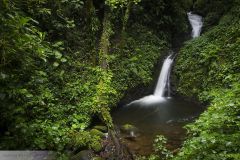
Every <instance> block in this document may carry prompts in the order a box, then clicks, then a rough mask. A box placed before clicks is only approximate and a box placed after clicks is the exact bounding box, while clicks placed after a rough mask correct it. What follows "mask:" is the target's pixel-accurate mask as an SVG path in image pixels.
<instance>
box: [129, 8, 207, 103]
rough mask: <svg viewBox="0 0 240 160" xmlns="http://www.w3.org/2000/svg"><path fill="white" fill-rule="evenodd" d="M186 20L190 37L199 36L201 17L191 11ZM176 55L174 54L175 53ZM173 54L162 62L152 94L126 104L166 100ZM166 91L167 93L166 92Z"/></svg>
mask: <svg viewBox="0 0 240 160" xmlns="http://www.w3.org/2000/svg"><path fill="white" fill-rule="evenodd" d="M187 15H188V20H189V22H190V24H191V26H192V38H196V37H199V36H200V33H201V29H202V26H203V22H202V17H201V16H199V15H196V14H192V13H191V12H189V13H187ZM175 56H176V55H175ZM175 56H173V54H170V55H169V56H168V57H167V58H166V59H165V60H164V62H163V65H162V69H161V72H160V75H159V78H158V82H157V85H156V88H155V90H154V94H153V95H149V96H145V97H143V98H141V99H138V100H135V101H132V102H131V103H129V104H127V105H126V106H129V105H131V104H135V103H136V104H138V105H140V106H141V105H142V106H146V105H152V104H157V103H159V102H163V101H166V98H165V97H166V96H167V97H170V87H171V86H170V73H171V68H172V63H173V60H174V57H175ZM166 92H167V94H166Z"/></svg>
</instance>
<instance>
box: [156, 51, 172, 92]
mask: <svg viewBox="0 0 240 160" xmlns="http://www.w3.org/2000/svg"><path fill="white" fill-rule="evenodd" d="M172 63H173V59H172V55H169V56H168V57H167V58H166V59H165V60H164V63H163V65H162V69H161V72H160V76H159V78H158V82H157V86H156V88H155V91H154V95H155V96H160V97H164V94H165V90H166V88H167V91H168V96H170V72H171V66H172Z"/></svg>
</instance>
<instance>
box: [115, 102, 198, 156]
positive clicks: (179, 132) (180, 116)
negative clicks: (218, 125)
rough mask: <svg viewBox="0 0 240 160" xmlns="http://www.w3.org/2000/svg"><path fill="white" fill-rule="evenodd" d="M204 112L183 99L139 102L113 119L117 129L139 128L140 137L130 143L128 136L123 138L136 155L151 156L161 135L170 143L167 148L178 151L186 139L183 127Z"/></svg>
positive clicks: (121, 109)
mask: <svg viewBox="0 0 240 160" xmlns="http://www.w3.org/2000/svg"><path fill="white" fill-rule="evenodd" d="M202 111H203V108H202V107H201V106H199V105H198V104H196V103H193V102H189V101H185V100H183V99H181V98H164V99H163V100H161V101H159V102H157V103H154V104H151V103H149V104H143V103H141V102H136V103H133V104H130V105H128V106H124V107H120V108H119V109H118V110H116V111H115V112H114V113H113V114H112V115H113V120H114V123H115V124H116V125H118V126H121V125H124V124H132V125H134V126H136V127H137V128H138V131H137V132H138V134H139V135H138V136H137V137H136V138H135V139H134V140H128V139H126V138H124V137H127V136H128V135H126V133H125V134H124V133H123V134H122V139H123V142H124V143H125V144H126V145H127V146H128V147H129V148H130V150H131V151H132V152H134V153H136V154H140V155H149V154H150V153H152V144H153V139H154V137H155V136H156V135H158V134H161V135H164V136H166V138H167V139H168V144H167V145H168V146H167V147H168V148H169V149H171V150H175V149H177V148H179V147H180V145H181V143H182V142H183V140H184V138H185V132H186V131H185V129H184V128H183V126H184V125H186V124H187V123H190V122H191V121H193V120H194V119H195V118H196V117H198V116H199V114H200V113H201V112H202Z"/></svg>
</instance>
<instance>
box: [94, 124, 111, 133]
mask: <svg viewBox="0 0 240 160" xmlns="http://www.w3.org/2000/svg"><path fill="white" fill-rule="evenodd" d="M93 129H97V130H99V131H101V132H104V133H106V132H108V128H107V127H106V126H94V127H93Z"/></svg>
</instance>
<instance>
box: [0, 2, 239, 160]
mask: <svg viewBox="0 0 240 160" xmlns="http://www.w3.org/2000/svg"><path fill="white" fill-rule="evenodd" d="M213 6H215V7H213ZM190 8H192V9H194V10H196V11H197V12H198V13H200V14H202V15H204V16H205V23H204V24H205V28H204V30H205V33H204V34H203V36H202V37H200V38H197V39H194V40H191V41H188V42H187V43H186V44H185V45H184V47H183V48H182V49H181V51H180V53H179V55H178V58H177V62H176V66H175V68H174V76H175V81H176V84H177V88H178V91H179V93H181V94H184V95H186V96H190V97H197V98H198V99H199V100H201V101H202V102H204V103H206V104H208V105H209V106H210V107H209V108H208V109H207V111H206V112H205V113H203V114H202V115H201V117H200V118H199V119H198V120H197V121H196V123H194V124H191V125H189V126H187V128H188V131H189V139H188V140H187V141H186V142H185V143H184V146H183V148H182V149H181V151H180V152H179V154H178V155H177V157H175V158H176V159H194V158H195V159H224V158H225V159H227V158H229V159H231V158H232V159H234V158H235V159H239V146H240V144H239V141H238V139H240V134H239V127H240V123H239V114H240V113H239V112H240V111H239V108H240V100H239V94H240V85H239V81H240V79H239V77H240V73H239V69H240V64H239V63H240V57H239V52H240V48H239V46H240V39H239V37H240V30H239V28H240V27H239V26H240V24H239V22H240V19H239V17H240V14H239V13H240V5H239V2H238V0H235V1H234V0H232V1H220V0H214V1H212V2H210V3H209V4H208V3H207V0H197V1H195V2H194V3H193V1H191V0H187V1H186V0H179V1H174V0H158V1H155V0H141V1H140V0H133V1H131V0H105V1H104V0H102V1H92V0H56V1H52V0H25V1H22V2H21V1H18V0H0V100H1V102H0V117H1V121H0V139H1V141H0V149H47V150H57V151H60V152H63V150H72V151H73V150H79V149H80V150H81V149H86V148H90V149H93V150H94V151H96V152H98V151H99V148H100V147H99V146H100V145H101V144H100V138H101V137H100V136H99V134H96V132H94V131H93V130H92V127H93V124H94V119H99V121H101V122H102V123H104V124H105V125H106V126H107V128H108V131H109V133H112V131H113V130H114V126H113V124H112V118H111V116H110V110H111V109H112V108H113V107H114V106H116V103H118V102H119V100H120V99H121V98H122V97H123V95H124V93H125V92H126V91H127V90H128V89H131V88H134V87H137V86H139V85H143V84H149V83H150V82H151V79H152V73H153V68H154V65H155V64H156V63H157V61H159V60H160V59H159V58H160V57H161V56H162V55H164V54H166V53H167V50H168V49H169V48H171V46H172V44H171V43H172V42H173V40H174V39H175V38H176V36H178V35H182V34H187V33H188V31H189V27H188V22H187V18H186V12H187V11H189V10H190ZM213 8H214V9H213ZM220 18H221V20H220V21H219V19H220ZM218 22H219V23H218ZM213 26H214V27H213ZM189 66H190V67H189ZM96 117H97V118H96ZM112 136H113V138H114V134H112ZM158 139H159V140H158V141H162V142H161V143H163V142H164V143H165V139H164V138H163V137H158ZM156 148H157V149H156V150H157V152H161V153H163V156H164V155H165V156H167V158H171V157H172V154H171V153H170V152H168V151H167V150H166V148H165V147H161V145H159V146H158V145H156ZM222 157H224V158H222Z"/></svg>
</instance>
